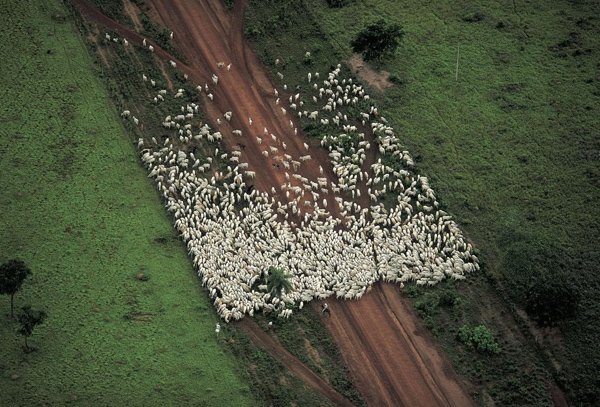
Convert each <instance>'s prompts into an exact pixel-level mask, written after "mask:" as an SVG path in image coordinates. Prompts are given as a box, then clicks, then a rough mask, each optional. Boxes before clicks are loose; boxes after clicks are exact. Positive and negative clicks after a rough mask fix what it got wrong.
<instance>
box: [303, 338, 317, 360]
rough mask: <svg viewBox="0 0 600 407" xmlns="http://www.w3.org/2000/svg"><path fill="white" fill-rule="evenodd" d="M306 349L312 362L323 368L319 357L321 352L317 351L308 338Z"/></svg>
mask: <svg viewBox="0 0 600 407" xmlns="http://www.w3.org/2000/svg"><path fill="white" fill-rule="evenodd" d="M304 349H306V353H308V356H309V357H310V358H311V359H312V361H313V362H315V364H316V365H317V366H321V356H320V355H319V351H317V350H316V349H315V348H314V347H313V346H312V345H311V343H310V341H309V340H308V339H306V338H304Z"/></svg>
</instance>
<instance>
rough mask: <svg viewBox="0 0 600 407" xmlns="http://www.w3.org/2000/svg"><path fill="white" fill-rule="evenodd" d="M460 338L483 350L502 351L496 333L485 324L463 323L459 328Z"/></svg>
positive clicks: (489, 351) (490, 351) (463, 341)
mask: <svg viewBox="0 0 600 407" xmlns="http://www.w3.org/2000/svg"><path fill="white" fill-rule="evenodd" d="M458 340H459V341H461V342H462V343H464V344H465V345H467V346H469V347H471V348H475V349H477V350H478V351H481V352H488V353H500V347H499V346H498V342H496V338H494V334H493V333H492V332H491V331H490V330H489V329H487V328H486V326H485V325H477V326H472V327H471V326H468V325H463V326H461V327H460V329H459V330H458Z"/></svg>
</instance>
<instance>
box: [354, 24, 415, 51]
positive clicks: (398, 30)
mask: <svg viewBox="0 0 600 407" xmlns="http://www.w3.org/2000/svg"><path fill="white" fill-rule="evenodd" d="M403 36H404V31H402V27H401V26H400V25H399V24H388V23H386V22H385V20H384V19H380V20H379V21H377V22H375V23H373V24H370V25H368V26H366V27H365V28H364V29H363V30H362V31H361V32H359V33H358V35H357V36H356V38H354V40H352V42H351V45H352V50H353V51H354V52H360V53H362V55H363V58H364V59H365V61H372V60H381V59H383V58H384V57H389V56H392V55H393V54H394V52H396V48H398V44H399V42H400V40H401V39H402V37H403Z"/></svg>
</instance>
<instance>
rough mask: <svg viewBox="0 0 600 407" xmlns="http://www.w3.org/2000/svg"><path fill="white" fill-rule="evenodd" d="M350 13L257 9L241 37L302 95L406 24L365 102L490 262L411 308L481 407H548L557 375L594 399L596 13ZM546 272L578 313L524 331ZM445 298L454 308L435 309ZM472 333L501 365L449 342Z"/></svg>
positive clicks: (484, 7)
mask: <svg viewBox="0 0 600 407" xmlns="http://www.w3.org/2000/svg"><path fill="white" fill-rule="evenodd" d="M347 3H348V5H347V6H346V7H342V8H329V7H327V4H326V2H325V1H320V0H297V1H292V2H283V1H270V2H258V1H251V3H250V8H249V10H248V14H247V16H246V34H247V36H248V37H249V38H250V39H251V40H252V41H253V44H254V47H255V48H256V50H257V52H258V53H259V55H260V56H261V58H262V60H263V62H264V63H265V64H266V65H267V66H269V67H270V69H271V70H272V72H273V77H274V78H275V80H278V78H277V76H275V72H277V71H279V72H282V73H283V74H284V75H285V77H284V79H283V81H281V82H285V83H287V84H288V86H290V85H291V86H292V87H294V86H297V85H299V86H306V79H305V78H306V76H305V75H306V72H307V71H312V72H314V71H319V72H321V73H323V72H327V71H328V70H329V67H330V66H331V65H333V64H337V63H338V62H340V61H341V60H345V59H347V58H348V57H349V56H350V55H351V50H350V45H349V43H350V40H351V39H352V38H353V36H354V35H355V34H356V33H357V32H358V31H359V30H361V29H362V28H363V27H364V26H365V25H366V24H367V23H370V22H372V21H375V20H377V19H378V18H379V16H381V15H385V16H387V18H388V19H389V20H390V21H393V22H398V23H400V24H402V25H403V26H404V29H405V31H406V35H405V38H404V41H403V43H402V45H401V47H400V49H399V50H398V53H397V55H396V57H394V58H393V59H391V60H389V61H386V62H385V63H384V64H382V65H381V66H380V67H379V68H381V69H384V70H386V71H389V72H390V74H391V78H393V82H394V83H395V85H394V86H393V87H391V88H389V89H388V90H386V91H385V92H384V93H379V92H376V91H372V92H371V94H372V96H373V97H374V98H375V100H376V102H377V104H378V105H379V106H380V107H381V111H382V112H383V114H384V115H385V116H386V118H387V119H388V120H389V121H390V122H391V123H392V124H393V125H394V127H395V128H396V129H397V131H398V132H399V133H400V134H401V135H402V138H403V142H404V144H405V145H406V146H407V147H408V149H409V150H410V151H411V152H412V154H413V156H414V157H415V159H416V160H417V163H418V166H419V170H420V171H421V172H423V173H424V174H426V175H427V176H428V177H429V178H430V179H431V181H432V186H433V187H434V189H436V191H437V192H438V196H441V198H442V199H443V203H444V205H445V206H446V207H447V208H448V211H449V212H450V213H452V214H453V215H455V216H456V219H457V220H458V222H459V223H460V224H461V225H462V226H463V229H464V230H465V231H466V233H467V234H468V235H469V236H470V237H471V239H472V240H473V241H474V242H475V245H476V246H477V247H478V248H479V249H480V258H481V259H482V260H483V261H484V263H485V271H484V274H482V275H479V276H474V277H473V278H470V279H469V280H468V281H467V282H465V283H462V284H459V285H456V286H454V285H453V284H450V283H448V284H445V285H444V286H443V287H442V288H441V289H434V290H422V289H414V290H412V291H411V292H410V294H411V295H412V296H413V297H414V299H413V301H414V304H415V306H416V307H417V309H418V310H419V312H420V314H421V315H422V316H423V318H424V319H425V322H426V323H427V324H428V325H429V326H430V328H431V329H432V330H433V332H434V333H435V334H436V336H437V337H438V339H439V340H440V342H441V344H442V346H443V347H444V348H445V349H446V351H447V352H448V353H449V355H450V356H451V358H452V359H453V361H454V364H455V366H456V367H457V368H458V370H459V371H461V372H462V373H463V374H465V375H466V376H467V377H468V378H469V379H470V380H471V381H472V382H474V383H475V384H476V392H477V393H478V398H479V400H480V401H481V402H486V401H489V400H490V398H491V399H492V400H493V401H495V402H496V403H498V404H500V405H522V404H527V405H545V404H548V403H549V402H550V400H549V391H548V384H547V383H548V380H549V375H550V374H553V375H554V377H555V378H556V379H557V380H558V381H559V382H560V383H561V385H562V386H563V387H564V388H566V389H567V390H568V393H569V396H570V398H571V400H572V401H573V402H576V403H581V404H592V403H593V402H594V400H596V399H597V395H598V390H597V389H598V388H600V383H599V382H598V380H599V379H598V376H597V374H596V372H597V371H598V370H599V368H600V357H599V356H598V355H600V351H599V350H598V345H597V340H595V339H594V338H598V337H600V331H599V330H600V327H599V326H598V324H596V323H595V322H594V321H595V320H596V318H597V316H598V314H599V312H600V310H599V303H598V301H597V298H598V294H599V293H598V287H599V285H598V281H599V277H598V275H599V274H598V264H600V263H599V260H600V258H599V252H598V250H597V247H596V246H597V240H598V237H600V236H599V233H598V231H599V230H600V227H599V226H600V225H599V219H600V206H599V205H597V204H596V201H597V199H598V195H599V193H598V191H599V188H598V186H599V183H598V180H599V175H600V169H599V166H598V160H599V151H600V144H599V142H598V137H597V135H596V129H597V128H598V127H599V125H600V123H599V119H598V117H599V115H598V110H599V108H600V100H599V98H598V96H599V95H600V88H599V86H600V82H599V81H598V78H597V64H596V61H597V49H598V37H597V36H595V35H594V32H595V30H597V28H598V27H597V22H596V20H595V19H594V15H595V14H597V11H598V10H597V5H596V4H595V3H593V2H581V3H573V2H559V3H553V4H552V5H551V6H550V5H549V4H548V5H546V6H538V5H535V6H534V5H532V4H521V3H519V2H516V3H514V4H512V5H509V6H502V5H500V4H489V3H486V2H475V3H473V2H471V3H469V4H468V5H467V4H466V3H464V4H463V3H460V2H459V3H457V2H441V3H440V2H438V3H436V4H435V5H431V6H429V7H428V8H426V9H424V8H423V7H422V4H421V3H419V2H413V1H399V2H396V1H383V0H369V1H349V2H347ZM308 17H310V18H308ZM459 44H460V60H459V69H458V80H456V79H455V74H456V71H455V69H456V57H457V48H458V45H459ZM306 51H309V52H310V53H311V56H310V58H306V56H305V53H306ZM276 59H280V63H279V64H278V65H275V60H276ZM546 276H548V278H550V277H549V276H552V278H557V279H562V280H564V281H567V282H571V283H572V284H573V285H574V286H575V289H576V290H577V292H578V293H579V294H580V296H581V298H582V300H581V303H580V306H579V310H578V316H577V318H575V319H573V320H571V321H568V322H564V323H562V324H560V326H559V329H547V330H537V329H535V328H533V329H531V325H528V321H527V320H526V319H523V318H522V317H521V315H522V314H520V313H519V309H520V308H521V307H522V306H523V299H524V298H525V296H526V293H527V291H528V289H529V288H530V287H531V286H532V285H533V284H534V283H535V282H536V281H538V280H539V279H540V278H544V277H546ZM443 290H451V291H452V293H453V294H452V295H453V296H454V295H455V296H457V298H460V300H459V301H458V303H457V304H456V305H452V306H448V305H443V304H442V305H440V296H441V294H440V292H441V291H443ZM442 303H443V301H442ZM479 323H484V324H486V325H487V326H488V327H490V328H491V329H492V331H493V332H495V334H496V336H497V337H498V339H499V342H500V345H501V348H502V352H501V354H500V355H499V356H490V355H485V354H480V353H477V352H474V351H472V350H468V349H465V348H464V347H462V345H461V344H460V343H459V342H458V341H457V340H456V333H457V331H458V329H459V328H460V326H462V325H464V324H471V325H473V324H479ZM534 337H535V340H537V344H536V343H535V342H534ZM538 344H539V345H541V347H540V346H537V345H538ZM550 372H551V373H550Z"/></svg>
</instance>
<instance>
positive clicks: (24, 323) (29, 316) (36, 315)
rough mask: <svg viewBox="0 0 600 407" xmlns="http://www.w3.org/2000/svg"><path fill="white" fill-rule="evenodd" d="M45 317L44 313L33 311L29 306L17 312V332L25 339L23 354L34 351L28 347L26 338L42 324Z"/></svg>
mask: <svg viewBox="0 0 600 407" xmlns="http://www.w3.org/2000/svg"><path fill="white" fill-rule="evenodd" d="M47 316H48V315H47V314H46V312H45V311H41V310H34V309H32V308H31V305H25V306H23V307H21V312H19V315H18V316H17V321H18V322H19V324H20V325H21V326H20V327H19V330H18V332H19V333H20V334H21V335H23V338H25V346H24V347H23V350H24V351H25V353H29V352H31V351H33V350H35V348H32V347H30V346H29V344H28V343H27V338H29V337H30V336H31V335H33V330H34V329H35V327H36V326H38V325H40V324H43V323H44V321H45V320H46V317H47Z"/></svg>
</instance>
